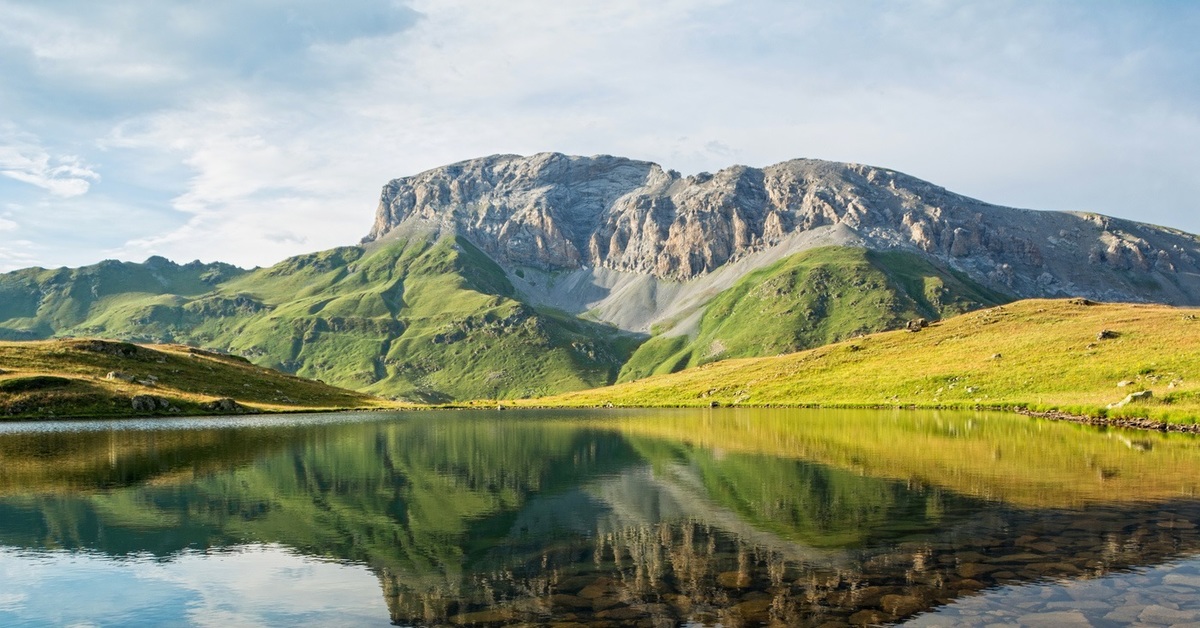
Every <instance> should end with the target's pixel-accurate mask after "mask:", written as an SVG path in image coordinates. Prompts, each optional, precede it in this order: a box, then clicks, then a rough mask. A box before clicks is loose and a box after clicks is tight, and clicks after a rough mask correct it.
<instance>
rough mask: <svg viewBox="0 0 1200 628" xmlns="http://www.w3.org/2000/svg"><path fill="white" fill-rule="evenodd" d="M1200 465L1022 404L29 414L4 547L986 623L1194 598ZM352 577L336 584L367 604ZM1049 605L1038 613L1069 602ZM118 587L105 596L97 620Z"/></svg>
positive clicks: (794, 614) (1, 469)
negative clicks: (1056, 590)
mask: <svg viewBox="0 0 1200 628" xmlns="http://www.w3.org/2000/svg"><path fill="white" fill-rule="evenodd" d="M1198 484H1200V441H1198V440H1197V439H1196V438H1194V437H1188V436H1185V435H1162V434H1154V433H1137V432H1124V431H1101V430H1097V429H1093V428H1086V427H1081V426H1077V425H1070V424H1061V423H1049V422H1045V421H1037V420H1032V419H1027V418H1024V417H1017V416H1010V415H1003V414H977V413H946V412H942V413H936V412H880V411H814V410H786V411H784V410H755V411H749V410H746V411H737V410H718V411H710V410H704V411H645V412H635V411H628V412H625V411H622V412H614V411H607V412H596V413H589V412H549V411H545V412H512V411H510V412H504V413H491V412H478V411H476V412H418V413H404V414H396V415H380V414H375V415H354V414H351V415H343V416H332V415H325V416H321V417H311V418H304V417H300V418H296V417H290V418H280V419H272V418H262V419H241V420H236V421H235V420H229V421H222V420H188V421H174V422H159V423H153V422H143V423H114V424H96V423H80V424H8V425H4V426H0V546H2V548H0V552H3V554H2V556H3V559H4V560H2V561H0V566H3V564H5V563H7V564H8V565H10V566H11V567H12V568H7V569H0V580H7V579H10V578H16V577H17V576H14V575H12V574H15V573H17V572H19V571H20V569H19V568H18V567H19V564H20V561H22V560H28V561H34V562H36V561H42V563H41V564H45V561H47V560H50V559H53V560H65V559H64V558H63V557H64V556H66V557H71V556H75V557H93V558H94V557H110V558H111V559H115V560H117V562H118V563H120V561H126V563H124V564H141V563H140V562H139V561H142V562H145V561H150V562H153V563H155V564H160V565H161V564H169V565H171V566H172V569H174V570H175V571H187V570H193V571H195V572H199V571H201V570H203V569H205V568H211V566H212V565H213V564H216V563H217V558H216V557H223V558H222V559H221V560H224V561H225V563H226V564H227V563H229V561H230V560H231V559H230V558H229V554H228V552H229V551H234V552H235V553H236V552H243V553H244V552H247V551H249V552H250V553H252V554H253V553H255V552H257V553H258V554H261V555H264V556H265V555H272V556H274V555H276V554H278V555H280V556H283V558H279V560H280V561H284V562H287V561H300V562H299V563H297V564H302V565H306V566H305V567H303V569H301V568H299V567H297V568H295V569H292V568H289V569H291V571H287V572H286V573H289V574H291V576H289V577H292V580H289V581H288V582H291V583H292V584H289V585H288V586H289V587H294V586H296V585H295V577H298V576H296V574H297V573H309V572H310V571H311V573H312V574H318V573H319V574H320V577H321V578H333V579H334V580H338V579H340V578H349V577H350V576H348V575H346V573H343V572H336V574H335V575H332V576H331V575H329V574H333V573H334V572H333V571H330V570H328V569H324V568H322V567H317V566H314V565H316V564H320V563H322V562H323V561H324V562H328V561H334V564H335V565H340V566H345V567H346V568H351V567H355V566H358V568H359V569H361V568H362V567H365V568H366V569H369V570H370V572H371V573H373V574H374V576H375V578H376V579H377V582H378V583H379V586H380V587H381V591H382V599H383V602H384V603H386V607H387V616H386V617H380V619H381V620H387V621H391V622H392V623H395V624H400V625H413V624H416V625H438V624H458V625H463V624H466V625H504V624H510V623H518V622H531V623H534V624H538V623H551V622H560V621H561V622H578V623H582V624H585V625H587V624H596V625H647V626H659V625H662V626H670V625H678V624H680V623H683V622H693V623H697V624H707V625H713V624H717V623H720V624H722V625H725V626H736V625H762V624H771V623H774V624H778V625H821V624H826V623H830V624H831V625H832V624H833V623H839V622H841V623H851V624H862V623H880V622H889V621H899V620H903V619H907V618H912V617H915V616H918V615H920V614H922V613H926V612H929V611H937V612H935V613H933V614H930V615H925V616H923V617H922V618H921V621H926V622H927V623H928V622H929V621H933V620H937V618H944V617H952V618H953V619H954V621H955V622H966V623H969V622H967V619H969V617H968V616H967V615H963V614H961V613H958V611H957V610H956V609H958V608H960V606H961V605H962V604H966V603H968V602H969V601H970V600H972V599H981V600H986V599H991V598H988V596H989V595H993V596H994V595H996V594H995V593H994V592H996V591H1007V590H1011V589H1012V587H1017V590H1023V589H1028V588H1029V587H1045V586H1057V585H1056V584H1055V582H1057V581H1058V580H1060V579H1061V580H1065V581H1070V582H1083V581H1094V580H1097V579H1100V580H1103V579H1105V578H1109V579H1112V578H1115V579H1117V580H1121V579H1122V578H1123V577H1124V576H1123V574H1128V575H1129V576H1130V577H1142V575H1143V572H1144V571H1146V570H1154V569H1162V568H1164V567H1163V566H1164V565H1167V564H1171V565H1174V567H1172V571H1171V574H1169V575H1170V578H1166V576H1164V577H1163V578H1160V579H1159V581H1158V582H1159V583H1160V584H1161V587H1160V588H1162V589H1163V591H1162V595H1161V597H1158V598H1153V599H1146V600H1144V601H1145V603H1144V604H1143V606H1144V607H1146V608H1149V607H1151V606H1156V607H1161V608H1164V609H1166V610H1167V611H1172V612H1174V613H1176V614H1177V615H1174V616H1173V617H1187V616H1188V613H1191V612H1192V610H1193V609H1192V608H1191V607H1190V606H1189V605H1188V604H1187V603H1186V602H1185V603H1183V604H1182V605H1181V604H1180V603H1179V602H1178V601H1175V602H1172V601H1171V599H1172V598H1171V596H1172V595H1175V596H1178V595H1183V594H1186V591H1183V592H1181V591H1179V590H1178V589H1180V588H1184V589H1186V588H1187V587H1188V586H1195V585H1197V584H1198V583H1200V575H1197V576H1194V577H1193V576H1191V575H1190V574H1191V570H1194V569H1195V565H1196V561H1195V560H1194V557H1195V555H1196V554H1197V552H1198V551H1200V533H1198V532H1197V529H1196V525H1195V524H1196V523H1197V522H1198V521H1200V499H1197V498H1196V494H1197V489H1198V488H1200V487H1198ZM245 548H250V549H249V550H247V549H245ZM255 548H258V549H255ZM261 548H268V549H270V548H274V549H270V551H266V550H262V549H261ZM264 551H266V553H265V554H264V553H263V552H264ZM272 552H273V553H272ZM256 555H257V554H256ZM206 556H212V557H214V558H212V559H211V560H209V565H208V567H205V566H204V565H205V564H206V561H205V557H206ZM289 556H294V557H295V558H288V557H289ZM314 559H315V560H317V563H312V562H311V561H313V560H314ZM164 561H165V563H164ZM305 561H309V562H305ZM244 562H245V561H244ZM267 562H269V561H267ZM31 564H32V563H31ZM238 564H239V565H241V564H242V563H238ZM281 564H282V563H281ZM288 564H291V563H288ZM188 565H195V566H194V567H186V568H185V566H188ZM253 565H254V562H252V561H250V562H245V564H244V565H243V566H242V567H240V568H241V569H251V570H252V569H253ZM264 569H265V567H264ZM280 569H281V568H280ZM305 569H307V570H309V571H304V570H305ZM297 570H299V571H297ZM277 571H278V569H277ZM88 573H90V572H88ZM104 573H107V572H105V571H104V570H98V571H96V574H97V575H95V576H94V577H89V578H81V579H79V581H78V583H77V584H76V585H75V586H76V587H78V590H77V591H76V592H75V593H74V594H73V595H74V597H73V599H72V604H75V605H77V606H78V605H83V607H84V608H86V607H87V604H88V603H89V602H87V600H89V599H97V597H98V596H97V595H92V594H90V593H89V587H90V588H91V589H94V591H93V593H99V592H101V591H103V590H104V587H103V586H101V585H102V581H103V580H105V579H106V578H110V577H111V574H110V575H109V576H104V575H102V574H104ZM312 577H313V578H316V577H317V575H313V576H312ZM1168 580H1169V581H1170V582H1167V581H1168ZM251 581H254V580H253V579H251ZM282 581H283V580H280V582H282ZM270 582H274V581H270ZM314 582H315V581H314ZM1163 583H1165V584H1163ZM0 584H2V585H19V584H20V583H18V582H15V581H14V582H0ZM261 586H262V587H264V588H270V587H272V586H283V585H279V584H274V585H273V584H270V583H269V582H268V580H267V579H263V580H262V581H261ZM326 587H327V589H326V590H329V589H330V588H331V587H332V585H326ZM1169 587H1174V588H1173V589H1170V590H1168V588H1169ZM5 590H14V589H12V588H10V587H9V586H5ZM305 590H306V591H309V592H310V594H309V595H307V596H303V597H300V596H294V595H293V596H290V597H288V600H289V604H291V607H290V608H291V613H290V614H288V615H287V618H288V622H289V623H305V622H306V621H307V622H313V623H316V622H320V621H323V620H322V619H321V617H324V616H322V615H319V614H313V613H308V614H306V612H305V609H304V605H305V604H306V603H307V604H313V605H314V607H318V606H321V605H322V602H321V600H320V598H321V593H320V591H321V590H322V589H321V588H320V587H314V586H309V587H308V588H307V589H305ZM336 590H338V589H332V590H329V595H330V596H338V602H339V603H349V600H350V599H351V598H352V596H346V595H344V594H341V593H335V591H336ZM1112 590H1113V591H1114V593H1113V594H1112V595H1109V596H1108V598H1109V599H1108V600H1092V601H1091V602H1094V603H1092V604H1090V605H1084V606H1088V607H1089V608H1090V609H1091V610H1090V611H1088V610H1087V609H1082V610H1078V611H1076V612H1081V613H1082V612H1085V611H1086V612H1090V613H1092V615H1086V616H1081V617H1083V619H1085V620H1086V619H1090V620H1100V621H1105V620H1104V619H1103V618H1104V617H1105V615H1112V614H1113V613H1117V614H1118V615H1119V613H1121V612H1125V613H1126V614H1128V613H1130V612H1133V611H1131V610H1130V609H1129V608H1128V606H1129V605H1125V606H1121V605H1120V604H1119V603H1118V602H1114V601H1113V600H1115V599H1117V598H1118V595H1117V593H1118V592H1119V591H1120V590H1121V587H1120V586H1118V585H1114V586H1113V587H1112ZM1194 593H1197V594H1200V587H1196V591H1194ZM61 594H62V592H61V591H60V590H57V589H53V588H47V589H45V590H44V591H43V593H42V594H41V595H43V596H50V595H61ZM229 594H230V595H233V594H234V593H233V592H230V593H229ZM22 595H24V596H25V597H21V596H15V597H12V599H3V600H0V622H4V623H16V621H6V618H7V619H11V620H20V621H26V622H29V623H32V624H37V623H38V622H39V615H38V612H40V611H37V610H36V609H37V608H42V607H47V605H46V604H45V600H44V599H43V600H39V599H37V596H38V592H37V590H34V591H32V592H27V593H25V594H22ZM147 595H148V594H147ZM374 595H376V596H377V595H379V590H376V592H375V593H374ZM1146 595H1150V596H1152V597H1153V592H1152V591H1151V592H1148V593H1146ZM99 597H102V596H99ZM252 597H256V599H265V597H264V596H263V592H262V591H257V592H256V596H252ZM1197 597H1200V595H1198V596H1197ZM298 598H299V599H298ZM167 599H174V598H167ZM376 599H378V598H376ZM1047 599H1049V598H1047ZM109 603H110V605H111V600H110V601H109ZM39 604H40V605H41V606H39ZM263 604H266V602H260V605H263ZM1023 604H1025V605H1024V606H1022V607H1021V608H1020V609H1018V610H1020V613H1023V614H1025V615H1028V616H1033V615H1035V614H1038V613H1041V614H1043V615H1047V616H1048V617H1051V618H1053V617H1056V616H1055V615H1054V613H1055V612H1059V611H1055V610H1054V609H1053V608H1048V609H1041V608H1036V604H1033V605H1030V604H1026V603H1024V602H1023ZM159 606H160V607H162V606H164V604H159ZM165 606H166V607H167V610H166V611H163V610H162V608H159V611H158V612H159V613H160V615H156V616H155V619H156V620H164V621H167V623H171V622H176V623H191V622H193V621H194V615H189V614H188V606H189V603H185V602H181V601H177V606H178V608H177V609H175V611H174V612H175V613H176V614H175V615H170V613H171V612H173V611H172V610H171V608H170V604H169V603H166V604H165ZM192 606H193V607H194V604H192ZM234 606H237V605H234ZM326 606H327V605H326ZM1001 606H1003V605H1001ZM1172 606H1173V607H1174V608H1172ZM238 608H241V609H243V610H242V612H244V613H245V615H246V617H250V616H255V617H260V616H265V615H263V614H262V613H257V614H256V613H255V611H254V608H251V607H248V606H246V604H243V605H241V606H238ZM193 610H194V608H193ZM260 610H261V609H260ZM326 610H328V609H326ZM360 610H361V609H360ZM1195 610H1196V611H1197V612H1196V616H1197V619H1200V608H1197V609H1195ZM110 612H113V611H112V609H111V608H110V607H109V606H106V605H104V604H99V601H98V600H97V605H96V606H95V615H96V616H94V617H93V620H95V621H97V622H98V623H104V622H103V616H104V615H105V614H106V613H110ZM162 612H166V613H168V616H167V617H163V616H162V615H161V613H162ZM264 612H265V611H264ZM272 612H273V613H275V612H277V609H276V610H275V611H272ZM1003 612H1005V611H1004V610H1003V609H1001V610H996V611H994V614H996V615H997V616H999V615H1001V614H1003ZM1013 612H1016V611H1013ZM1155 612H1158V611H1155ZM314 613H315V611H314ZM1018 615H1019V614H1018ZM1018 615H1014V617H1016V618H1018V619H1019V616H1018ZM111 616H112V617H117V616H118V615H116V614H113V615H111ZM270 616H272V617H281V616H280V615H278V614H276V615H270ZM121 617H123V618H124V619H125V620H128V619H129V617H128V616H121ZM979 617H984V618H986V617H985V616H984V615H979ZM930 618H932V619H930ZM1059 619H1061V617H1059ZM41 621H42V622H43V623H54V622H52V621H50V619H49V618H47V617H44V616H42V617H41ZM981 621H982V620H981ZM1107 621H1115V620H1114V619H1113V618H1111V617H1110V619H1109V620H1107ZM125 623H128V622H127V621H126V622H125ZM934 623H935V624H936V621H934Z"/></svg>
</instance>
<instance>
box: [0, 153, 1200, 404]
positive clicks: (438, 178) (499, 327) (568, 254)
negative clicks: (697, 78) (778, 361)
mask: <svg viewBox="0 0 1200 628" xmlns="http://www.w3.org/2000/svg"><path fill="white" fill-rule="evenodd" d="M1061 296H1083V297H1088V298H1092V299H1097V300H1107V301H1134V302H1161V303H1171V304H1180V305H1194V304H1200V240H1198V239H1197V238H1196V237H1195V236H1192V235H1189V234H1186V233H1183V232H1180V231H1176V230H1171V229H1166V228H1162V227H1155V226H1151V225H1145V224H1140V223H1136V222H1131V221H1125V220H1118V219H1115V218H1107V217H1103V216H1099V215H1095V214H1072V213H1061V212H1039V211H1032V210H1022V209H1012V208H1005V207H998V206H994V205H989V204H987V203H983V202H980V201H976V200H973V199H970V198H967V197H963V196H959V195H956V194H952V193H950V192H947V191H946V190H944V189H942V188H939V187H937V186H934V185H932V184H930V183H926V182H924V181H920V180H918V179H915V178H912V177H909V176H907V175H903V174H900V173H897V172H893V171H890V170H885V169H880V168H874V167H869V166H861V165H855V164H841V163H831V162H822V161H815V160H795V161H789V162H785V163H782V164H778V165H775V166H770V167H767V168H762V169H757V168H748V167H744V166H735V167H732V168H728V169H725V170H722V171H721V172H718V173H716V174H711V175H710V174H705V173H702V174H698V175H693V176H688V177H684V176H681V175H680V174H678V173H676V172H673V171H669V170H664V169H663V168H661V167H660V166H658V165H656V164H652V163H649V162H642V161H634V160H630V159H623V158H619V157H609V156H597V157H572V156H566V155H561V154H556V153H547V154H539V155H533V156H531V157H518V156H512V155H500V156H492V157H487V158H482V159H475V160H471V161H466V162H462V163H458V164H452V165H449V166H444V167H441V168H436V169H434V170H430V171H427V172H424V173H420V174H417V175H414V176H411V177H405V178H401V179H396V180H394V181H391V182H389V183H388V184H387V185H386V186H384V188H383V192H382V195H381V199H380V204H379V209H378V212H377V215H376V219H375V223H374V225H373V227H372V228H371V231H370V233H369V234H368V236H367V237H366V238H364V241H363V242H362V243H361V244H360V245H357V246H349V247H342V248H338V249H333V250H329V251H323V252H319V253H312V254H308V255H301V256H297V257H294V258H291V259H288V260H285V261H283V262H281V263H279V264H277V265H275V266H273V267H271V268H265V269H255V270H251V271H246V270H242V269H237V268H233V267H230V266H227V265H220V264H215V265H204V264H199V263H198V262H193V263H191V264H185V265H176V264H173V263H171V262H168V261H166V260H163V259H161V258H152V259H151V260H147V262H146V263H145V264H130V263H120V262H111V261H109V262H102V263H101V264H98V265H96V266H91V267H86V268H81V269H75V270H68V269H58V270H43V269H28V270H24V271H17V272H15V273H8V274H6V275H0V338H7V339H35V338H48V337H55V336H64V335H89V336H101V337H113V338H120V339H126V340H137V341H151V342H183V343H188V344H194V345H198V346H203V347H209V348H214V349H220V350H222V351H230V352H233V353H236V354H239V355H244V356H246V357H247V358H249V359H251V360H253V361H254V362H255V363H257V364H260V365H264V366H269V367H273V368H278V369H282V370H285V371H287V372H290V373H295V374H299V375H303V376H306V377H311V378H319V379H322V380H324V381H327V382H329V383H331V384H334V385H338V386H343V387H348V388H353V389H356V390H362V391H367V392H371V393H376V394H383V395H388V396H393V397H402V398H405V399H411V400H416V401H426V402H431V401H432V402H437V401H449V400H453V399H463V398H475V397H491V398H497V397H499V398H511V397H527V396H537V395H544V394H551V393H556V392H563V391H567V390H577V389H582V388H589V387H595V386H601V385H604V384H608V383H612V382H614V381H616V380H618V379H621V380H630V379H635V378H638V377H642V376H645V375H648V374H652V373H664V372H671V371H676V370H679V369H682V368H685V367H690V366H697V365H700V364H704V363H707V362H712V361H715V360H719V359H724V358H729V357H748V356H761V355H775V354H778V353H784V352H790V351H796V350H800V349H805V348H810V347H815V346H820V345H823V344H827V343H829V342H835V341H839V340H843V339H846V338H850V337H853V336H857V335H862V334H866V333H872V332H876V331H881V330H885V329H894V328H897V327H900V326H903V325H905V324H906V323H908V322H909V321H912V320H914V319H916V318H924V319H929V320H936V319H939V318H942V317H944V316H948V315H950V314H956V313H961V312H965V311H970V310H973V309H979V308H983V307H988V306H993V305H996V304H999V303H1005V302H1009V301H1012V300H1014V299H1017V298H1024V297H1061Z"/></svg>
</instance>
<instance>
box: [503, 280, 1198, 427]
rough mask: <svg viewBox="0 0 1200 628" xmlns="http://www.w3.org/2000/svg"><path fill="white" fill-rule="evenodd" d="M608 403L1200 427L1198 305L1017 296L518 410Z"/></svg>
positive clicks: (536, 402)
mask: <svg viewBox="0 0 1200 628" xmlns="http://www.w3.org/2000/svg"><path fill="white" fill-rule="evenodd" d="M1102 332H1106V333H1102ZM1102 336H1103V337H1102ZM1138 391H1150V392H1151V394H1152V397H1151V398H1149V399H1145V400H1137V401H1134V402H1132V403H1128V404H1126V405H1123V406H1121V407H1115V406H1114V404H1119V403H1120V402H1121V401H1123V400H1124V399H1125V398H1126V397H1127V396H1128V395H1129V394H1130V393H1134V392H1138ZM609 404H611V405H613V406H625V407H632V406H640V407H662V406H700V407H703V406H739V407H753V406H779V405H784V406H789V405H790V406H825V407H906V406H915V407H925V408H936V407H941V408H965V407H978V408H1004V409H1021V410H1030V411H1046V412H1064V413H1070V414H1076V415H1082V416H1090V417H1108V418H1117V417H1120V418H1147V419H1151V420H1154V421H1161V422H1168V423H1179V424H1195V423H1197V420H1198V419H1200V310H1198V309H1184V308H1175V307H1168V306H1162V305H1131V304H1097V303H1091V302H1087V301H1083V300H1079V299H1071V300H1028V301H1019V302H1016V303H1011V304H1008V305H1003V306H999V307H994V308H990V309H986V310H979V311H976V312H972V313H969V314H963V315H961V316H956V317H953V318H949V319H946V320H944V321H941V322H937V323H934V324H932V325H930V326H929V327H927V328H925V329H923V330H920V331H917V332H910V331H893V332H885V333H879V334H873V335H870V336H864V337H860V338H855V339H852V340H848V341H844V342H839V343H836V344H832V345H828V346H824V347H820V348H817V349H811V350H808V351H801V352H799V353H794V354H789V355H780V356H776V357H766V358H748V359H739V360H727V361H722V362H716V363H712V364H707V365H704V366H702V367H699V368H695V369H690V370H685V371H681V372H678V373H673V374H669V375H660V376H655V377H650V378H647V379H643V380H639V381H634V382H629V383H625V384H619V385H616V386H610V387H606V388H597V389H594V390H585V391H580V392H572V393H566V394H562V395H556V396H552V397H546V398H541V399H533V400H526V401H522V402H517V404H516V405H531V406H560V407H579V406H607V405H609Z"/></svg>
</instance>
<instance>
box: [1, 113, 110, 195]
mask: <svg viewBox="0 0 1200 628" xmlns="http://www.w3.org/2000/svg"><path fill="white" fill-rule="evenodd" d="M0 175H3V176H6V177H8V178H10V179H14V180H16V181H21V182H22V183H28V184H29V185H33V186H37V187H39V188H42V189H43V190H46V191H47V192H49V193H50V194H53V195H54V196H58V197H62V198H70V197H72V196H82V195H83V194H87V191H88V189H89V188H90V187H91V184H92V182H94V181H99V180H100V175H99V174H97V173H96V171H95V170H93V169H92V168H91V167H90V166H88V165H87V164H85V163H84V162H83V160H81V159H80V158H79V157H77V156H75V155H51V154H50V153H48V152H47V151H46V149H45V148H43V147H42V146H41V145H40V144H39V143H38V140H37V138H36V137H34V136H32V135H29V134H27V133H20V132H17V131H16V130H15V129H14V127H13V126H12V125H4V126H0Z"/></svg>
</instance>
